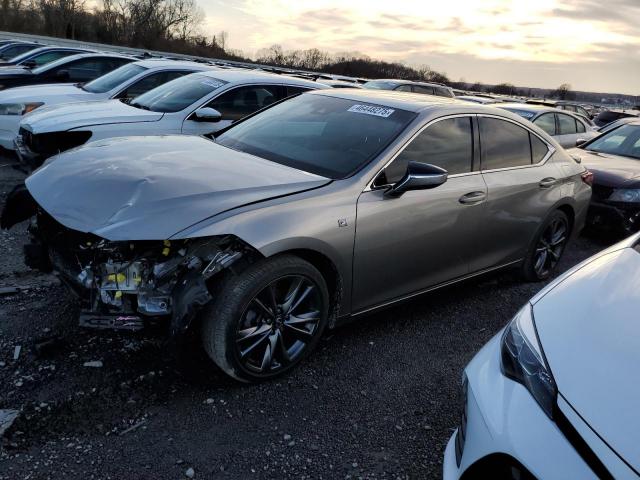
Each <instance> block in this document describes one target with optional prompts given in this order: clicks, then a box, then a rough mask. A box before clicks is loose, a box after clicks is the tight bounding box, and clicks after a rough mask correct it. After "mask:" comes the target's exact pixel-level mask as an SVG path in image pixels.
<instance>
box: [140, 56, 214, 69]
mask: <svg viewBox="0 0 640 480" xmlns="http://www.w3.org/2000/svg"><path fill="white" fill-rule="evenodd" d="M134 63H135V64H136V65H140V66H142V67H145V68H166V67H175V68H180V67H198V68H201V69H203V70H206V69H211V70H215V69H216V68H218V67H216V66H215V65H207V64H206V63H201V62H190V61H188V60H168V59H164V58H150V59H146V60H138V61H136V62H134Z"/></svg>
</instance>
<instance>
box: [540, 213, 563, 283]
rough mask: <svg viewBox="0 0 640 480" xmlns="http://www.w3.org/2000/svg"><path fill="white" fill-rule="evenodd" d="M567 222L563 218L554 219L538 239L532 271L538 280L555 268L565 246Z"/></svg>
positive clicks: (545, 276)
mask: <svg viewBox="0 0 640 480" xmlns="http://www.w3.org/2000/svg"><path fill="white" fill-rule="evenodd" d="M568 236H569V222H568V221H567V219H566V217H565V216H556V217H554V218H553V219H552V220H551V221H550V222H549V224H548V225H547V226H546V227H545V229H544V230H543V232H542V235H541V236H540V238H539V239H538V244H537V245H536V251H535V256H534V263H533V269H534V271H535V273H536V275H537V276H538V278H541V279H542V278H547V277H548V276H549V275H550V274H551V272H552V271H553V269H554V268H555V267H556V265H557V264H558V262H559V261H560V257H561V256H562V252H563V251H564V247H565V246H566V245H567V240H568Z"/></svg>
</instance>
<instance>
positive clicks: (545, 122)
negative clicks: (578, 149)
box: [458, 97, 599, 148]
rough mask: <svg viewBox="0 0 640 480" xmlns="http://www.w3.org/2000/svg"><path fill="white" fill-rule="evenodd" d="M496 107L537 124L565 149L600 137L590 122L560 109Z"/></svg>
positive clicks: (530, 106) (500, 105)
mask: <svg viewBox="0 0 640 480" xmlns="http://www.w3.org/2000/svg"><path fill="white" fill-rule="evenodd" d="M458 98H460V97H458ZM495 106H496V107H498V108H504V109H505V110H508V111H510V112H513V113H517V114H518V115H520V116H521V117H523V118H526V119H527V120H529V121H530V122H532V123H535V124H536V125H537V126H538V127H540V128H541V129H542V130H544V131H545V132H547V133H548V134H549V135H551V136H552V137H553V138H554V140H556V141H557V142H558V143H559V144H560V145H562V146H563V147H564V148H573V147H575V146H576V145H581V144H583V143H585V142H586V141H588V140H591V139H592V138H594V137H597V136H598V135H599V133H598V131H597V130H596V127H594V126H593V124H592V123H591V122H590V121H588V120H586V119H583V118H582V117H580V116H578V115H576V114H574V113H570V112H568V111H564V110H560V109H558V108H553V107H549V106H546V105H537V104H530V103H498V104H496V105H495Z"/></svg>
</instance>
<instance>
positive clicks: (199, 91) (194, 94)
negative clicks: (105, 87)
mask: <svg viewBox="0 0 640 480" xmlns="http://www.w3.org/2000/svg"><path fill="white" fill-rule="evenodd" d="M226 83H227V82H225V81H224V80H218V79H217V78H213V77H210V76H209V75H203V74H201V73H193V74H191V75H186V76H184V77H180V78H177V79H175V80H172V81H171V82H168V83H165V84H164V85H161V86H159V87H158V88H154V89H153V90H150V91H148V92H147V93H143V94H142V95H140V96H139V97H138V98H136V99H135V100H134V101H133V102H131V103H130V105H131V106H132V107H137V108H142V109H144V110H151V111H152V112H179V111H180V110H183V109H185V108H187V107H188V106H189V105H191V104H192V103H193V102H195V101H197V100H199V99H201V98H202V97H205V96H207V95H209V94H210V93H211V92H213V91H214V90H217V89H218V88H220V87H222V86H223V85H224V84H226Z"/></svg>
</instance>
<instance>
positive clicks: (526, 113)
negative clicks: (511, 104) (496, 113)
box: [498, 107, 536, 120]
mask: <svg viewBox="0 0 640 480" xmlns="http://www.w3.org/2000/svg"><path fill="white" fill-rule="evenodd" d="M498 108H502V109H503V110H507V111H509V112H513V113H516V114H518V115H520V116H521V117H522V118H526V119H527V120H531V119H532V118H533V117H535V116H536V114H535V112H531V111H528V110H520V109H518V108H506V107H498Z"/></svg>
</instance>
